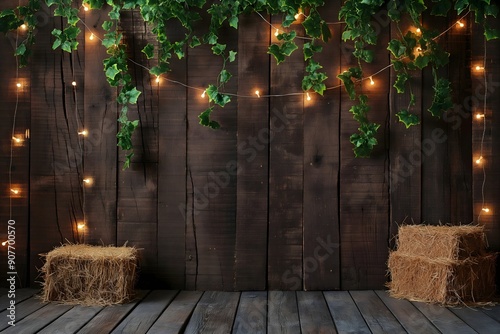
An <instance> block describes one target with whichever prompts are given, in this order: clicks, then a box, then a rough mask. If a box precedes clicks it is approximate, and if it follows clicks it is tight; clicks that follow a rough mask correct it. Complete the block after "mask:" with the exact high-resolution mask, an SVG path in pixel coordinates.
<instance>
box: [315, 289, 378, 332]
mask: <svg viewBox="0 0 500 334" xmlns="http://www.w3.org/2000/svg"><path fill="white" fill-rule="evenodd" d="M323 295H324V296H325V300H326V303H327V304H328V308H329V309H330V314H331V315H332V318H333V321H334V322H335V327H336V328H337V330H338V331H339V332H340V333H363V334H368V333H371V332H370V329H369V328H368V325H367V324H366V322H365V319H364V318H363V316H362V315H361V313H360V312H359V310H358V308H357V306H356V304H355V303H354V301H353V300H352V298H351V295H350V294H349V292H347V291H325V292H323Z"/></svg>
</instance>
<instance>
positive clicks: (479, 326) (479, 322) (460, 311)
mask: <svg viewBox="0 0 500 334" xmlns="http://www.w3.org/2000/svg"><path fill="white" fill-rule="evenodd" d="M449 310H450V311H451V312H453V313H454V314H455V315H456V316H457V317H459V318H460V319H462V321H464V322H465V323H466V324H467V325H468V326H470V327H471V328H472V329H473V330H475V331H476V332H478V333H493V329H494V328H496V329H497V330H498V329H500V322H498V321H495V320H493V319H492V318H490V317H489V316H487V315H486V314H484V313H482V312H481V311H479V310H476V309H473V308H465V307H464V308H449Z"/></svg>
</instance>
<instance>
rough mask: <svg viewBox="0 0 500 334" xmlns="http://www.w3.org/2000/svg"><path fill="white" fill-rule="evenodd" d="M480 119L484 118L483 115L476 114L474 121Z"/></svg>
mask: <svg viewBox="0 0 500 334" xmlns="http://www.w3.org/2000/svg"><path fill="white" fill-rule="evenodd" d="M481 118H484V115H483V114H476V119H481Z"/></svg>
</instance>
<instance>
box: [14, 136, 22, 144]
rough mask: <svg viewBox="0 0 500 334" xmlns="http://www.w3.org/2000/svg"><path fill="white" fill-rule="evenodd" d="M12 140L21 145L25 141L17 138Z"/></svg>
mask: <svg viewBox="0 0 500 334" xmlns="http://www.w3.org/2000/svg"><path fill="white" fill-rule="evenodd" d="M12 140H13V141H15V142H16V143H21V142H22V141H23V140H22V139H21V138H17V137H12Z"/></svg>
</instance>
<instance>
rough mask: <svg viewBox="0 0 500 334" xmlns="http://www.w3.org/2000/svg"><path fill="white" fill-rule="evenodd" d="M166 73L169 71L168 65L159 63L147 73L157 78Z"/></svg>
mask: <svg viewBox="0 0 500 334" xmlns="http://www.w3.org/2000/svg"><path fill="white" fill-rule="evenodd" d="M168 71H170V67H169V66H168V63H160V64H159V65H157V66H154V67H153V68H151V70H149V73H151V74H152V75H156V76H159V75H162V74H163V73H167V72H168Z"/></svg>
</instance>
